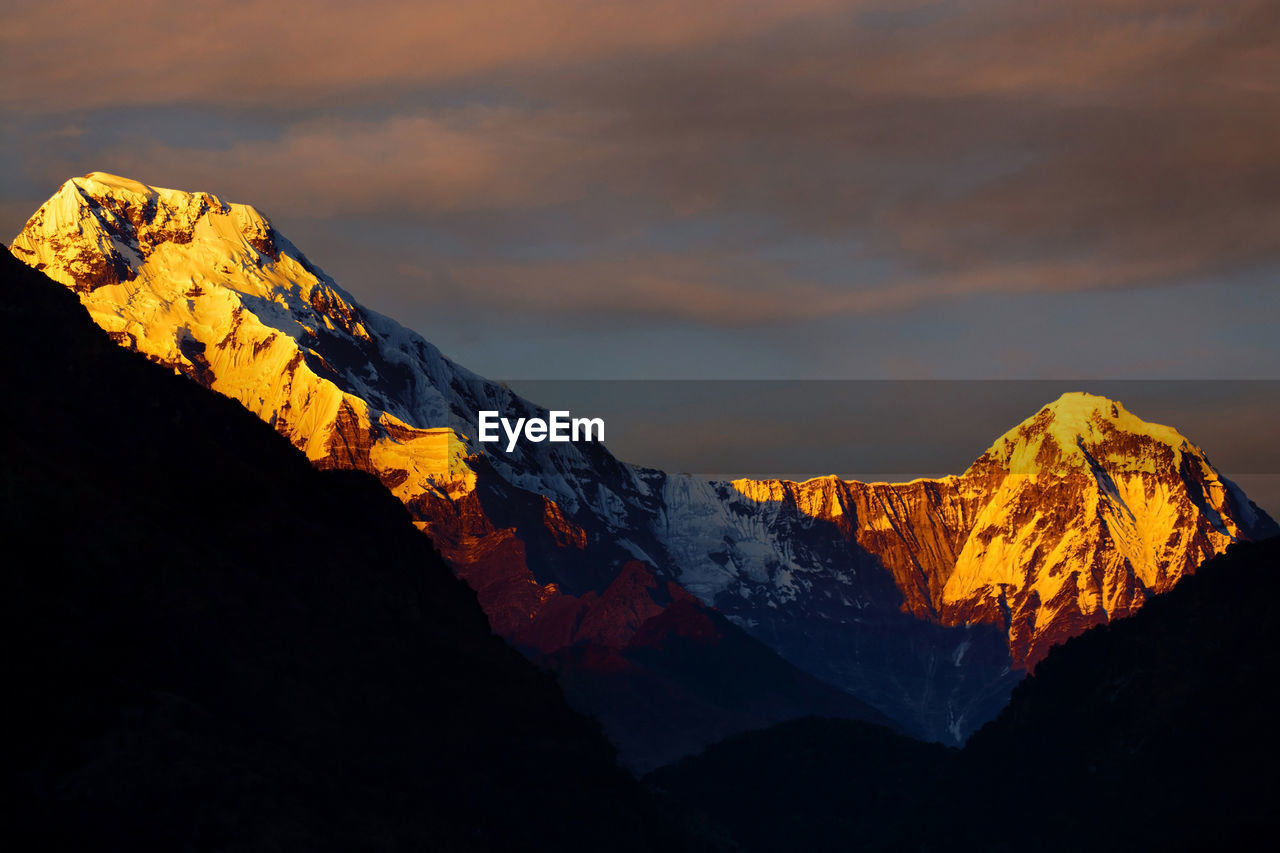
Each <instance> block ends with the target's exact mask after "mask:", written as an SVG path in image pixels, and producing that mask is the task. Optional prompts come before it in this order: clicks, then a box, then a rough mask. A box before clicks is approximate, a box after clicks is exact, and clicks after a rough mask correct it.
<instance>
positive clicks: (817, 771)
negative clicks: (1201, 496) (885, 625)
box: [647, 537, 1280, 853]
mask: <svg viewBox="0 0 1280 853" xmlns="http://www.w3.org/2000/svg"><path fill="white" fill-rule="evenodd" d="M1278 595H1280V538H1275V537H1273V538H1271V539H1268V540H1266V541H1263V542H1257V543H1239V544H1235V545H1232V546H1230V547H1229V548H1228V550H1227V552H1226V553H1225V554H1224V555H1219V556H1217V557H1215V558H1213V559H1211V560H1210V561H1209V562H1207V563H1206V564H1204V565H1203V566H1202V567H1201V569H1200V571H1199V572H1197V573H1196V574H1195V575H1194V576H1191V575H1188V576H1186V577H1184V578H1183V579H1182V580H1181V581H1179V582H1178V583H1177V584H1176V585H1175V586H1174V588H1173V589H1172V590H1171V591H1169V592H1167V593H1166V594H1164V595H1161V596H1158V597H1157V598H1155V599H1153V600H1152V601H1151V602H1150V603H1148V604H1147V606H1146V607H1144V608H1143V609H1142V610H1141V611H1140V612H1138V613H1136V614H1134V615H1133V616H1131V617H1130V618H1126V619H1123V620H1117V621H1115V622H1112V623H1109V624H1101V625H1097V626H1095V627H1093V628H1091V629H1089V630H1088V631H1086V632H1085V633H1084V634H1082V635H1080V636H1077V637H1075V638H1073V639H1070V640H1067V641H1066V642H1064V643H1063V644H1062V645H1060V646H1057V647H1055V648H1053V649H1052V650H1051V651H1050V652H1049V653H1048V655H1047V656H1046V657H1045V659H1044V660H1043V661H1042V663H1041V665H1040V666H1038V667H1037V668H1036V672H1035V674H1034V675H1032V676H1031V677H1029V678H1027V679H1026V680H1025V681H1023V682H1022V683H1021V684H1019V685H1018V687H1017V688H1016V689H1015V690H1014V692H1013V697H1012V700H1011V702H1010V704H1009V707H1008V708H1007V709H1006V710H1005V711H1004V712H1003V713H1001V714H1000V716H999V717H998V718H997V719H996V720H995V721H994V722H990V723H988V724H987V725H986V726H984V727H983V728H982V729H981V730H980V731H979V732H978V733H977V734H975V735H974V736H973V737H972V738H971V739H970V740H969V742H968V743H967V744H966V745H965V747H964V749H963V750H954V749H951V750H948V749H943V748H941V747H937V746H931V745H926V744H921V743H919V742H917V741H913V740H911V739H909V738H904V737H902V736H901V735H897V734H894V733H893V732H890V731H888V730H886V729H883V728H878V727H875V726H870V725H867V724H864V723H856V722H850V721H844V720H818V719H809V720H798V721H792V722H788V723H784V724H781V725H779V726H775V727H773V728H771V729H768V730H764V731H759V732H750V733H746V734H741V735H737V736H735V737H733V738H730V739H727V740H725V741H724V742H722V743H719V744H715V745H713V746H711V747H709V748H708V749H707V750H706V751H705V752H704V753H703V754H702V755H700V756H696V757H691V758H685V759H684V760H682V761H681V762H680V763H679V764H676V765H673V766H670V767H666V768H663V769H661V770H659V771H657V772H655V773H653V774H651V775H650V776H648V777H647V781H648V782H649V783H650V784H651V785H652V786H653V787H654V788H655V789H656V790H658V791H660V792H662V793H663V795H664V796H666V797H668V798H669V800H670V801H671V802H673V803H679V804H682V805H683V806H684V807H685V808H690V809H695V810H698V811H699V812H700V813H701V815H702V819H703V820H710V821H714V822H718V823H719V824H721V825H723V826H725V827H727V828H728V830H729V831H730V835H731V837H732V838H734V839H736V840H737V841H738V842H739V843H740V844H741V845H742V848H743V849H744V850H746V851H756V853H774V851H784V850H794V849H805V850H810V851H814V853H821V851H837V850H848V849H850V847H851V846H853V845H854V844H855V843H856V846H857V848H858V849H862V850H869V851H878V850H884V851H890V850H893V851H909V850H916V851H932V850H948V851H970V850H972V851H993V853H1001V851H1014V850H1026V849H1035V850H1046V851H1075V850H1114V851H1131V850H1187V851H1189V850H1246V849H1255V848H1257V847H1259V846H1262V845H1264V844H1265V842H1262V841H1260V840H1261V839H1265V838H1268V837H1273V836H1274V835H1275V833H1276V830H1277V828H1278V827H1277V824H1278V823H1280V819H1277V817H1276V814H1277V813H1276V808H1275V804H1276V801H1277V798H1280V783H1278V782H1277V776H1276V773H1275V768H1276V766H1277V764H1278V763H1280V738H1277V736H1276V733H1275V726H1274V723H1273V720H1272V715H1273V713H1274V708H1275V707H1276V704H1277V702H1280V688H1278V687H1277V685H1278V684H1280V621H1277V620H1276V618H1275V612H1274V611H1275V603H1274V602H1275V600H1276V597H1277V596H1278Z"/></svg>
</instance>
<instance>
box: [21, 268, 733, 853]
mask: <svg viewBox="0 0 1280 853" xmlns="http://www.w3.org/2000/svg"><path fill="white" fill-rule="evenodd" d="M0 264H2V265H3V268H2V276H0V280H2V284H0V323H2V324H3V334H2V335H0V340H2V341H3V351H2V353H0V376H2V377H3V388H4V392H5V396H6V399H7V401H8V404H9V405H8V406H7V407H6V411H5V414H4V417H3V420H2V423H3V429H2V431H0V441H2V442H3V447H4V450H5V453H4V454H3V457H2V458H0V471H2V475H0V490H2V492H0V493H2V497H3V505H2V507H0V519H3V520H2V521H0V531H2V533H0V535H2V537H3V542H4V546H5V553H6V556H5V560H4V571H3V578H4V602H5V608H6V611H7V613H6V615H5V618H4V624H5V629H6V634H7V641H6V643H5V655H4V660H5V663H4V685H5V694H6V705H7V707H8V709H9V711H10V713H11V715H12V716H11V718H10V723H9V724H7V725H6V727H5V740H6V744H5V752H6V756H7V758H6V761H5V772H6V777H7V779H8V780H9V788H10V794H9V796H8V797H7V803H6V805H7V806H8V812H9V816H8V817H7V818H6V824H7V826H8V827H9V833H10V837H11V838H12V837H13V836H15V835H16V836H17V837H19V838H22V837H26V838H29V839H32V840H35V841H38V845H36V846H38V848H39V849H50V850H52V849H165V850H196V849H199V850H209V849H223V850H230V849H255V850H257V849H261V850H324V849H335V850H336V849H344V850H345V849H361V850H397V849H415V850H468V851H469V850H495V851H496V850H502V851H506V850H526V849H557V850H637V851H638V850H655V849H663V850H665V849H684V847H683V842H681V840H680V836H681V834H682V833H684V832H685V830H683V829H676V828H673V827H672V825H671V824H670V822H669V821H668V820H667V818H666V817H665V816H664V814H663V813H661V812H660V811H659V810H658V809H657V808H656V806H655V804H654V802H653V801H652V799H651V798H650V797H649V795H648V794H647V793H646V792H645V791H644V789H643V788H642V787H641V786H640V785H639V784H638V783H637V782H635V781H634V780H633V779H632V778H631V777H630V776H628V775H627V774H626V773H624V772H623V771H621V770H619V769H618V768H617V766H616V763H615V756H614V752H613V748H612V747H611V746H610V745H609V744H608V743H607V742H606V740H605V739H604V737H603V736H602V735H601V733H600V731H599V729H598V726H596V725H595V724H593V723H592V722H590V721H589V720H587V719H586V718H584V717H582V716H579V715H578V714H577V713H575V712H573V711H571V710H570V709H569V707H568V706H567V705H566V703H565V701H564V699H563V696H562V694H561V692H560V690H559V689H558V688H557V686H556V684H555V682H554V679H553V677H552V676H551V675H550V674H548V673H546V672H543V671H539V670H538V669H536V668H535V667H534V666H533V665H531V664H530V663H529V662H528V661H526V660H525V659H524V658H523V657H521V656H520V655H519V654H518V653H517V652H515V651H514V650H512V649H511V648H509V647H508V646H507V645H506V644H505V643H504V642H503V641H502V640H501V639H499V638H498V637H496V636H494V635H493V634H492V632H491V631H490V628H489V624H488V622H487V621H486V619H485V617H484V614H483V613H482V612H481V610H480V608H479V606H478V604H477V602H476V597H475V595H474V593H473V592H472V591H471V590H470V589H469V588H468V587H467V586H466V585H465V584H464V583H463V582H461V581H459V580H457V579H456V578H455V577H454V576H453V575H452V574H451V573H450V571H449V570H448V569H447V568H446V567H445V566H444V564H443V563H442V562H441V560H440V558H439V556H438V555H437V554H436V553H435V551H434V550H433V548H432V546H431V544H430V542H429V540H428V539H427V538H426V537H425V536H423V535H422V534H421V533H419V532H418V531H417V530H416V529H415V528H414V527H413V526H412V524H411V522H410V520H409V517H408V515H407V514H406V512H405V509H404V507H403V506H402V505H401V504H400V503H399V502H398V501H396V500H395V499H394V498H393V497H392V496H391V495H390V494H389V493H388V492H387V491H386V490H385V489H384V488H383V487H382V486H381V485H379V484H378V483H377V481H376V480H374V479H373V478H372V477H370V476H368V475H367V474H361V473H357V472H351V471H320V470H317V469H316V468H314V467H312V466H311V465H310V464H309V463H308V462H307V460H306V458H305V457H304V456H303V455H302V454H301V453H299V452H298V451H296V450H295V449H293V448H292V447H291V446H290V445H289V443H288V442H287V441H286V440H285V439H284V438H282V437H281V436H279V435H278V434H276V433H275V432H274V431H273V430H272V429H271V428H270V427H269V426H267V425H266V424H264V423H262V422H261V421H259V420H258V419H257V418H255V417H254V416H253V415H251V414H250V413H249V412H247V411H245V410H244V409H243V408H242V407H241V406H240V404H239V403H237V402H235V401H233V400H230V399H227V398H224V397H221V396H219V395H216V394H213V393H211V392H209V391H207V390H205V389H203V388H200V387H198V386H197V385H195V384H194V383H192V382H189V381H188V380H187V379H186V378H183V377H179V376H175V375H174V374H173V372H172V371H170V370H167V369H165V368H163V367H160V366H158V365H155V364H151V363H149V362H148V361H147V360H146V359H145V358H144V357H143V356H141V355H138V354H136V353H131V352H128V351H126V350H124V349H122V348H120V347H118V346H116V345H115V344H114V343H112V342H111V340H109V339H108V337H107V335H106V334H105V333H104V332H102V331H101V330H100V329H99V328H98V327H96V326H95V325H94V324H93V323H92V322H91V321H90V319H89V317H88V315H87V313H86V312H85V310H84V309H83V308H82V307H81V306H80V305H79V304H78V302H77V300H76V297H75V295H74V294H72V293H71V292H69V291H67V290H65V289H64V288H62V287H60V286H58V285H56V284H54V283H52V282H50V281H49V280H48V279H47V278H45V276H43V275H42V274H40V273H38V272H35V271H34V270H31V269H29V268H27V267H25V266H24V265H22V264H21V263H19V262H18V261H16V260H14V259H13V258H12V257H11V256H10V255H9V254H8V252H0ZM710 845H711V842H710V841H709V840H708V839H705V838H703V839H699V840H698V841H697V843H696V844H695V845H693V846H695V847H696V848H697V849H705V848H706V847H708V846H710ZM10 849H34V848H26V847H25V844H23V845H20V846H19V847H10Z"/></svg>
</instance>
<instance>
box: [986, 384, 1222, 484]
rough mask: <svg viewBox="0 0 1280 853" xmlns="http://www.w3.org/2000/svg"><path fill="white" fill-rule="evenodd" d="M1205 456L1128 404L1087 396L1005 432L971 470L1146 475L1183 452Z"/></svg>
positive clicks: (1175, 462) (1067, 399)
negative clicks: (1102, 470) (1100, 470)
mask: <svg viewBox="0 0 1280 853" xmlns="http://www.w3.org/2000/svg"><path fill="white" fill-rule="evenodd" d="M1187 453H1189V454H1191V455H1192V456H1194V457H1195V458H1196V459H1197V460H1200V461H1203V454H1202V453H1201V452H1200V451H1199V449H1198V448H1196V447H1195V446H1194V445H1192V444H1191V443H1190V442H1189V441H1187V439H1186V438H1185V437H1183V435H1182V434H1181V433H1179V432H1178V431H1177V430H1176V429H1173V428H1172V427H1168V426H1163V425H1161V424H1154V423H1150V422H1148V421H1144V420H1143V419H1142V418H1140V417H1138V416H1137V415H1134V414H1133V413H1132V412H1130V411H1129V410H1128V409H1126V408H1125V407H1124V404H1123V403H1120V402H1119V401H1116V400H1111V399H1108V398H1106V397H1100V396H1097V395H1095V394H1086V393H1083V392H1070V393H1066V394H1063V395H1062V396H1061V397H1059V398H1058V399H1057V400H1055V401H1053V402H1052V403H1050V404H1048V405H1047V406H1045V407H1044V408H1042V409H1041V410H1040V411H1039V412H1037V413H1036V414H1035V415H1033V416H1032V417H1030V418H1027V419H1026V420H1025V421H1023V422H1022V423H1020V424H1018V425H1017V426H1015V427H1014V428H1013V429H1011V430H1009V431H1008V432H1006V433H1005V434H1004V435H1002V436H1001V437H1000V438H998V439H996V441H995V443H994V444H992V445H991V447H990V448H989V449H988V450H987V452H986V453H984V454H983V455H982V456H981V457H980V458H979V459H978V460H977V461H976V462H975V463H974V465H973V467H972V468H970V471H971V472H977V471H981V470H983V469H986V468H990V467H991V466H996V467H998V468H1000V469H1003V470H1004V471H1006V472H1008V473H1013V474H1028V475H1036V474H1061V473H1063V472H1065V471H1067V470H1070V469H1081V468H1097V467H1099V466H1101V467H1105V468H1106V469H1107V470H1108V471H1113V472H1120V471H1126V472H1127V471H1132V472H1138V471H1146V472H1151V471H1154V470H1156V469H1158V468H1163V467H1164V466H1166V465H1170V464H1172V466H1173V467H1174V468H1175V469H1176V468H1178V467H1180V465H1181V462H1182V456H1183V454H1187Z"/></svg>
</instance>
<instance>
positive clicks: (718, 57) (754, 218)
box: [0, 0, 1280, 326]
mask: <svg viewBox="0 0 1280 853" xmlns="http://www.w3.org/2000/svg"><path fill="white" fill-rule="evenodd" d="M55 21H56V22H58V24H57V25H55V23H54V22H55ZM3 39H4V41H3V43H2V44H0V50H3V51H4V57H5V58H4V60H3V61H4V63H5V66H6V72H7V73H6V74H5V75H4V81H3V82H0V104H6V105H7V107H8V111H9V115H10V116H15V117H18V118H22V117H26V119H25V120H29V121H32V122H36V121H37V119H36V118H32V117H33V116H34V117H38V116H39V115H42V114H44V113H50V114H51V116H52V117H51V118H49V119H48V122H47V124H48V127H49V128H50V130H48V131H47V134H48V135H49V136H50V137H52V136H53V135H54V134H55V132H56V131H55V130H54V129H65V128H68V127H76V128H86V127H93V126H94V125H93V124H92V122H90V121H86V120H85V119H91V120H92V121H96V122H98V123H99V125H101V124H102V123H106V124H108V125H111V126H112V127H113V128H115V130H114V132H113V133H112V134H111V135H110V138H109V139H108V138H107V137H104V136H102V135H95V134H94V133H92V132H85V133H83V134H81V135H80V136H74V137H63V138H59V139H57V140H50V142H49V144H47V145H46V144H45V143H44V142H41V139H42V137H40V136H39V134H36V135H35V136H34V137H33V140H28V141H27V143H26V145H27V147H26V148H25V150H24V156H23V158H22V160H23V162H24V168H25V169H26V170H27V171H28V172H29V173H30V174H31V175H32V176H35V177H38V178H39V180H42V181H49V182H51V183H52V184H53V185H56V182H58V181H61V180H62V179H64V178H65V177H67V176H68V175H69V174H73V173H79V172H83V171H87V170H88V169H92V168H102V169H107V170H111V171H121V172H125V173H127V174H131V175H133V176H136V177H138V178H140V179H142V180H146V181H150V182H153V183H157V184H161V185H173V186H179V187H184V188H192V189H194V188H201V189H211V190H214V191H216V192H220V193H222V194H224V195H226V196H228V197H230V198H232V199H235V200H242V201H248V202H250V203H253V204H255V205H257V206H259V207H260V208H262V209H263V210H264V211H265V212H267V213H268V214H271V215H274V216H276V217H277V219H285V220H292V221H301V220H312V221H316V222H320V223H323V222H331V223H333V225H332V231H333V233H335V234H336V233H338V232H339V231H340V230H343V229H346V232H345V236H344V239H346V240H347V242H348V243H350V242H352V241H353V240H356V239H357V238H356V237H353V236H352V234H353V233H355V232H353V231H351V230H350V223H351V221H352V220H363V221H364V222H365V227H363V228H361V229H356V231H358V232H359V233H363V234H365V235H376V234H377V231H378V227H379V224H380V223H381V224H383V225H386V224H387V223H396V224H398V225H399V226H400V227H408V228H410V229H416V230H417V232H418V233H420V234H422V235H425V236H424V237H423V240H422V242H424V243H431V245H432V246H433V247H436V248H438V246H437V244H444V243H447V244H448V246H447V248H448V251H442V252H441V253H439V254H436V255H434V256H431V255H430V254H429V253H428V252H427V251H426V250H425V249H423V248H421V247H418V246H402V247H401V248H399V249H395V248H390V249H388V247H387V245H386V243H385V241H384V242H379V243H378V244H377V245H378V248H379V252H380V253H381V254H384V255H385V254H387V253H388V252H389V253H390V254H391V255H393V256H394V257H393V259H392V262H390V264H389V266H387V267H385V269H389V270H390V272H391V274H392V276H393V277H395V278H396V279H397V280H398V281H399V282H400V284H401V285H402V286H414V287H418V288H420V290H421V295H422V298H423V300H424V301H434V300H436V299H444V298H446V296H447V297H448V298H453V299H458V298H464V299H471V300H474V301H476V302H477V303H478V302H480V301H481V300H483V299H490V298H498V297H501V298H502V299H503V300H504V301H505V304H507V305H516V306H519V307H520V308H521V309H523V310H528V311H531V312H539V311H555V312H558V314H559V315H565V314H571V315H575V316H581V317H592V318H598V317H602V316H606V315H608V314H610V313H615V314H616V313H619V312H625V313H627V314H628V315H631V316H634V315H636V314H641V315H644V316H648V317H650V318H652V319H654V320H660V319H664V318H665V319H668V320H674V321H677V322H694V323H702V324H710V325H722V326H750V325H762V324H769V323H776V322H780V321H781V322H804V321H806V320H810V319H813V318H820V317H829V316H833V315H834V316H839V315H858V314H875V313H882V312H886V311H903V310H910V309H912V308H913V307H915V306H919V305H921V304H926V303H933V302H938V301H948V300H949V301H956V300H963V299H964V298H965V297H966V296H969V295H973V294H983V293H1031V292H1036V291H1075V290H1088V289H1094V288H1116V287H1135V286H1147V287H1149V286H1157V285H1163V284H1176V283H1181V282H1185V281H1191V280H1204V279H1212V278H1215V277H1219V278H1223V277H1228V276H1232V275H1235V274H1238V273H1240V272H1241V271H1249V270H1259V269H1266V268H1269V267H1270V268H1274V267H1275V266H1276V265H1277V263H1278V262H1280V249H1277V247H1276V245H1275V240H1274V235H1275V234H1276V233H1280V160H1277V158H1276V157H1275V152H1276V151H1277V150H1280V82H1278V81H1280V7H1276V5H1275V4H1274V3H1267V2H1252V0H1245V1H1244V2H1228V3H1208V2H1203V0H1202V2H1158V3H1157V2H1154V0H1110V2H1103V0H1081V2H1074V3H1071V4H1062V3H1049V2H1006V0H977V2H972V3H964V4H955V3H942V2H917V3H905V4H904V3H888V2H860V3H823V2H812V3H803V4H793V3H788V4H782V3H768V2H741V3H730V2H723V3H705V4H704V3H700V4H693V5H692V6H688V4H683V5H681V6H679V7H677V6H676V5H675V4H669V3H665V2H660V3H651V4H629V3H620V4H613V3H608V4H606V3H598V2H589V3H587V2H584V3H575V2H564V3H549V4H537V5H532V4H525V3H514V2H513V3H487V4H486V3H473V4H438V5H430V6H428V7H427V8H426V10H425V11H423V10H422V7H420V6H419V5H418V4H402V3H381V4H375V5H373V6H367V5H360V6H355V5H351V4H333V5H332V6H330V7H328V8H326V10H325V11H324V13H323V14H320V13H314V14H303V13H300V12H299V11H298V10H297V9H295V8H292V7H291V6H290V5H289V4H282V3H273V4H265V3H250V2H242V3H233V4H229V5H220V6H217V7H214V6H207V5H203V4H188V5H184V6H182V7H180V8H177V9H170V8H169V7H168V6H161V5H160V4H150V3H146V2H142V3H134V4H131V5H130V6H129V7H128V8H126V9H123V10H118V9H110V8H109V7H108V6H107V4H101V3H93V4H76V3H71V4H66V3H42V4H28V5H24V6H21V7H20V8H19V9H17V10H16V11H15V12H14V13H13V14H12V15H11V16H10V20H9V21H8V22H7V23H6V27H5V30H4V35H3ZM15 70H16V71H17V72H19V73H14V71H15ZM166 104H182V105H184V109H188V110H190V109H200V110H205V111H206V113H207V114H209V115H213V116H217V115H222V114H226V115H233V114H234V115H240V116H247V115H252V116H253V120H254V121H255V122H257V123H260V124H263V125H265V126H266V127H267V128H268V131H267V132H263V133H259V134H255V135H254V136H253V137H252V138H249V137H245V138H239V139H234V140H232V141H230V142H226V141H220V142H219V143H218V144H213V143H211V142H209V143H203V142H201V141H200V140H199V139H196V140H184V141H181V142H175V141H173V140H172V139H168V138H167V137H165V136H164V134H156V133H149V132H148V131H149V129H151V128H153V127H160V126H161V125H163V123H164V122H165V121H167V120H168V115H169V114H168V113H167V112H166V110H167V109H168V108H167V107H166V106H165V105H166ZM148 110H150V111H151V112H148ZM115 111H119V115H120V118H119V119H118V120H116V119H113V118H112V116H113V115H115ZM104 116H105V118H104ZM180 120H181V119H175V121H180ZM113 121H117V122H118V123H117V124H114V125H113V124H111V123H112V122H113ZM127 122H136V123H137V127H136V129H133V130H130V129H129V128H128V127H125V128H124V129H123V130H121V129H120V124H124V123H127ZM161 129H163V128H161ZM54 142H56V144H54ZM33 179H34V178H33ZM388 227H389V226H388ZM432 235H434V236H432ZM441 235H443V236H441ZM446 238H447V239H446ZM368 239H370V240H373V239H374V237H372V236H371V237H369V238H368ZM432 240H434V241H435V242H432ZM370 245H372V244H370ZM304 248H305V247H304ZM370 251H371V250H370ZM397 264H398V265H399V270H398V271H397V270H396V269H395V267H396V265H397ZM406 270H417V271H419V272H406ZM388 286H390V285H388ZM460 294H461V296H460Z"/></svg>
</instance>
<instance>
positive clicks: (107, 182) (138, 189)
mask: <svg viewBox="0 0 1280 853" xmlns="http://www.w3.org/2000/svg"><path fill="white" fill-rule="evenodd" d="M69 183H73V184H76V185H77V186H80V187H81V188H83V189H85V190H90V191H91V187H92V186H93V185H95V184H96V185H98V186H100V187H103V188H105V189H107V190H115V191H124V192H127V193H132V194H134V195H145V196H152V195H158V194H159V193H160V192H162V190H160V189H159V188H157V187H150V186H147V185H146V184H144V183H142V182H141V181H135V180H133V179H132V178H125V177H122V176H120V175H113V174H111V173H109V172H90V173H89V174H87V175H84V176H82V177H79V178H72V179H71V180H70V181H69ZM170 192H173V191H172V190H170Z"/></svg>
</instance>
